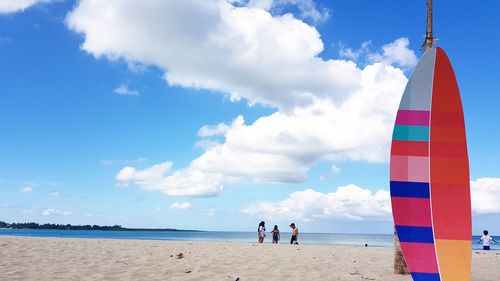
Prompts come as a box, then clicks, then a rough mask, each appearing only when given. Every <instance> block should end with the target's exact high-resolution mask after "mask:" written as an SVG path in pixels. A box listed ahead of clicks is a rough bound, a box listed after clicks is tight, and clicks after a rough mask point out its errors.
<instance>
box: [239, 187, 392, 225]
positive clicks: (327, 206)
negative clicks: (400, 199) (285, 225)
mask: <svg viewBox="0 0 500 281" xmlns="http://www.w3.org/2000/svg"><path fill="white" fill-rule="evenodd" d="M241 212H242V213H244V214H248V215H252V216H259V217H262V218H267V219H277V220H302V221H311V220H317V219H347V220H367V219H377V220H380V219H382V220H389V219H391V218H392V216H391V203H390V194H389V191H387V190H379V191H377V192H376V193H375V194H373V193H372V192H371V191H370V190H368V189H364V188H362V187H359V186H357V185H354V184H350V185H346V186H340V187H338V188H337V190H336V191H334V192H330V193H322V192H318V191H315V190H313V189H306V190H303V191H296V192H293V193H291V194H290V196H289V197H288V198H287V199H285V200H281V201H275V202H260V203H257V204H254V205H251V206H249V207H247V208H245V209H243V210H241Z"/></svg>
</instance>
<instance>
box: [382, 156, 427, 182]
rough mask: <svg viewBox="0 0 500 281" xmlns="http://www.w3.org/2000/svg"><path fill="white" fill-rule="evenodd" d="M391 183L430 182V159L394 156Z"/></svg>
mask: <svg viewBox="0 0 500 281" xmlns="http://www.w3.org/2000/svg"><path fill="white" fill-rule="evenodd" d="M391 181H406V182H429V157H426V156H424V157H422V156H399V155H392V156H391Z"/></svg>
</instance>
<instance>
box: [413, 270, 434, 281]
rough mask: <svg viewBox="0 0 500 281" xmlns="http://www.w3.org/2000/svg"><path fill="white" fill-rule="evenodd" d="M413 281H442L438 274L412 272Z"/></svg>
mask: <svg viewBox="0 0 500 281" xmlns="http://www.w3.org/2000/svg"><path fill="white" fill-rule="evenodd" d="M411 277H413V281H441V277H439V274H437V273H424V272H412V273H411Z"/></svg>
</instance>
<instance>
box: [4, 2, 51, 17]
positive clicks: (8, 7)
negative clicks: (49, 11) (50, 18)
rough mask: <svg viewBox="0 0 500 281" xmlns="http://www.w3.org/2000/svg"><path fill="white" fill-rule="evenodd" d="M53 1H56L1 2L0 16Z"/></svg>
mask: <svg viewBox="0 0 500 281" xmlns="http://www.w3.org/2000/svg"><path fill="white" fill-rule="evenodd" d="M53 1H57V0H2V1H0V14H8V13H15V12H21V11H24V10H26V9H27V8H29V7H31V6H33V5H36V4H39V3H49V2H53Z"/></svg>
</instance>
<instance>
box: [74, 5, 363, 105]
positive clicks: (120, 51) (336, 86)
mask: <svg viewBox="0 0 500 281" xmlns="http://www.w3.org/2000/svg"><path fill="white" fill-rule="evenodd" d="M131 11H134V12H131ZM67 24H68V26H69V28H70V29H72V30H74V31H77V32H80V33H83V34H84V38H85V41H84V43H83V44H82V48H83V50H85V51H87V52H89V53H91V54H93V55H94V56H96V57H107V58H109V59H111V60H116V59H120V58H123V59H125V60H126V61H129V62H130V61H133V62H139V63H142V64H146V65H155V66H158V67H160V68H161V69H164V70H165V71H166V74H165V78H166V80H167V82H168V83H169V84H170V85H179V86H183V87H194V88H202V89H209V90H214V91H219V92H224V93H227V94H228V95H229V97H230V99H231V100H240V99H242V98H243V99H246V100H247V101H248V102H249V103H250V104H255V103H262V104H267V105H271V106H275V107H279V108H291V107H295V106H297V105H300V106H302V105H304V104H308V103H309V104H310V103H312V102H313V101H314V100H315V99H317V98H327V99H329V100H332V101H335V102H336V103H339V102H341V101H342V100H344V99H345V97H346V96H348V95H350V94H352V93H353V92H354V91H356V90H357V89H359V86H360V85H359V82H360V77H361V76H362V70H360V69H359V68H357V67H356V65H355V64H354V63H352V62H349V61H343V60H323V59H321V58H319V57H318V55H319V54H320V53H321V52H322V51H323V42H322V41H321V39H320V34H319V33H318V31H317V30H316V29H315V28H314V27H313V26H310V25H308V24H306V23H305V22H303V21H301V20H299V19H297V18H295V17H294V16H293V15H291V14H285V15H274V16H273V15H272V14H271V13H270V12H269V11H267V10H265V9H261V8H258V7H246V6H245V7H234V6H233V5H231V4H230V3H228V2H227V1H224V0H210V1H203V3H202V4H200V1H194V0H184V1H160V0H153V1H150V2H149V4H148V5H142V4H141V3H139V2H137V1H134V0H122V1H116V0H114V1H113V0H109V1H108V0H106V1H104V0H100V1H99V0H92V1H90V0H83V1H80V2H79V3H78V5H77V6H76V7H75V9H74V10H73V11H72V12H71V13H70V14H69V15H68V17H67Z"/></svg>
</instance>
